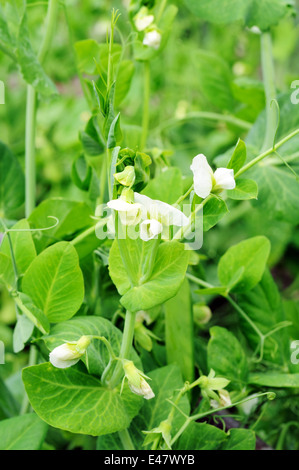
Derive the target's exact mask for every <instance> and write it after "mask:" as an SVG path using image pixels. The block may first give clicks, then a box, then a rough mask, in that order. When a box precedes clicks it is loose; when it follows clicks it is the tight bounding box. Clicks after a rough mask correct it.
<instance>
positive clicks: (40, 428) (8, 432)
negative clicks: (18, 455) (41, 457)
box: [0, 413, 48, 450]
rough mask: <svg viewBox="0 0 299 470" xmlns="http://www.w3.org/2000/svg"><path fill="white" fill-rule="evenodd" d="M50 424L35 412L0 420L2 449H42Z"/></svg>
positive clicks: (0, 443)
mask: <svg viewBox="0 0 299 470" xmlns="http://www.w3.org/2000/svg"><path fill="white" fill-rule="evenodd" d="M47 429H48V426H47V425H46V423H44V422H43V421H42V420H40V419H39V417H38V416H36V415H35V414H34V413H31V414H26V415H23V416H16V417H15V418H10V419H6V420H4V421H1V422H0V450H40V449H41V446H42V444H43V442H44V440H45V437H46V432H47Z"/></svg>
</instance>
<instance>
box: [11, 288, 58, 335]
mask: <svg viewBox="0 0 299 470" xmlns="http://www.w3.org/2000/svg"><path fill="white" fill-rule="evenodd" d="M14 300H15V302H16V304H17V306H18V307H19V309H20V310H21V312H23V313H24V315H26V317H27V318H28V319H29V320H30V321H31V322H32V323H33V324H34V325H35V326H36V327H37V328H38V329H39V330H40V331H41V332H42V333H43V334H46V333H49V331H50V324H49V320H48V318H47V317H46V315H45V314H44V312H43V311H42V310H41V309H40V308H38V307H37V306H36V305H35V304H34V303H33V302H32V299H31V298H30V297H29V296H28V295H26V294H24V293H23V292H17V293H16V295H15V296H14ZM26 329H27V330H28V326H27V328H26ZM27 339H28V338H27Z"/></svg>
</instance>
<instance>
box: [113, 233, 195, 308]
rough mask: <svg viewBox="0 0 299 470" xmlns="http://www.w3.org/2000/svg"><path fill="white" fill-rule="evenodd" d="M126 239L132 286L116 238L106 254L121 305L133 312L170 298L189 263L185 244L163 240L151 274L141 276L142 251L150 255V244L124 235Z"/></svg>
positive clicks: (177, 287) (178, 285) (178, 286)
mask: <svg viewBox="0 0 299 470" xmlns="http://www.w3.org/2000/svg"><path fill="white" fill-rule="evenodd" d="M154 242H155V241H154ZM125 243H126V246H127V248H126V249H127V253H128V256H129V257H130V260H131V262H130V263H131V266H134V271H133V276H134V277H133V278H132V282H133V286H131V283H130V280H129V278H128V274H127V272H126V269H125V266H124V264H123V260H122V257H121V254H120V251H119V245H118V242H117V240H115V241H114V243H113V245H112V248H111V251H110V257H109V272H110V276H111V278H112V280H113V282H114V283H115V285H116V287H117V289H118V291H119V293H120V294H121V295H122V298H121V303H122V305H123V306H124V307H125V308H127V309H128V310H131V311H133V312H136V311H138V310H148V309H150V308H153V307H155V306H157V305H160V304H162V303H163V302H166V301H167V300H169V299H171V298H172V297H173V296H174V295H175V294H176V293H177V291H178V289H179V288H180V286H181V284H182V282H183V280H184V276H185V273H186V269H187V266H188V258H189V253H188V251H187V250H185V247H184V245H182V244H181V243H178V242H166V243H162V244H161V245H160V246H159V248H158V251H157V254H156V258H155V262H154V264H153V269H152V271H151V274H150V275H148V276H147V277H146V278H144V275H143V273H142V269H143V268H144V266H143V265H144V263H145V258H144V254H146V251H147V254H148V255H151V253H150V247H151V245H150V244H149V242H142V241H141V240H139V239H138V240H129V239H127V240H125ZM151 256H152V255H151ZM143 278H144V281H143V280H142V279H143Z"/></svg>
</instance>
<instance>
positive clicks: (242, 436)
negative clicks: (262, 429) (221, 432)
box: [221, 428, 256, 450]
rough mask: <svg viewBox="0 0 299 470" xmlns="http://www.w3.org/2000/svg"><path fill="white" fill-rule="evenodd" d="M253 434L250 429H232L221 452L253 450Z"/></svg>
mask: <svg viewBox="0 0 299 470" xmlns="http://www.w3.org/2000/svg"><path fill="white" fill-rule="evenodd" d="M255 441H256V439H255V433H254V431H251V429H240V428H232V429H230V430H229V432H228V439H227V441H225V442H224V444H223V445H222V447H221V450H255Z"/></svg>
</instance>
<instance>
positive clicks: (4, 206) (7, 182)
mask: <svg viewBox="0 0 299 470" xmlns="http://www.w3.org/2000/svg"><path fill="white" fill-rule="evenodd" d="M24 199H25V180H24V174H23V171H22V168H21V166H20V164H19V162H18V160H17V159H16V158H15V156H14V155H13V153H12V152H11V151H10V150H9V148H8V147H7V146H6V145H5V144H3V143H2V142H0V213H2V216H3V215H4V216H5V217H6V218H8V219H9V218H13V217H14V216H15V214H16V210H17V209H19V207H20V206H21V205H22V204H23V202H24Z"/></svg>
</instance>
